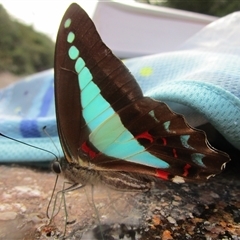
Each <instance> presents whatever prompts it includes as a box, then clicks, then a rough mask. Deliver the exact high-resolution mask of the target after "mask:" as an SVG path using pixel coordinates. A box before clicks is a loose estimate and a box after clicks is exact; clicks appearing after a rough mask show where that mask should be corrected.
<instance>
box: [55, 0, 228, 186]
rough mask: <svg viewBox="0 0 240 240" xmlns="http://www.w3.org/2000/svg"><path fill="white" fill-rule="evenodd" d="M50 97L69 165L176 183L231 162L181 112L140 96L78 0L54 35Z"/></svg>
mask: <svg viewBox="0 0 240 240" xmlns="http://www.w3.org/2000/svg"><path fill="white" fill-rule="evenodd" d="M55 98H56V113H57V123H58V130H59V136H60V140H61V144H62V146H63V149H64V153H65V156H66V159H67V161H68V162H69V163H71V162H73V163H75V164H80V165H81V164H83V165H84V167H86V166H88V165H89V164H91V166H94V169H95V170H96V171H104V172H111V174H113V173H114V172H125V173H126V174H125V175H124V177H126V176H127V174H128V173H132V174H138V175H144V176H148V175H149V176H151V177H156V178H163V179H174V178H175V181H178V180H179V182H181V181H185V180H186V179H187V180H197V179H199V180H201V179H206V178H208V177H209V176H210V175H212V174H216V173H219V172H220V171H221V170H222V168H223V166H224V163H226V162H227V161H228V156H227V155H226V154H224V153H221V152H218V151H216V150H215V149H213V148H212V147H210V145H209V144H208V142H207V140H206V136H205V134H204V133H203V132H201V131H198V130H195V129H193V128H191V127H190V126H188V124H187V123H186V122H185V120H184V118H183V117H182V116H181V115H178V114H175V113H173V112H172V111H171V110H170V109H169V108H168V107H167V106H166V104H164V103H162V102H158V101H155V100H153V99H150V98H147V97H143V95H142V92H141V89H140V87H139V86H138V84H137V83H136V81H135V79H134V78H133V76H132V75H131V74H130V72H129V70H128V69H127V68H126V67H125V66H124V64H123V63H122V62H121V61H120V60H119V59H117V58H116V57H115V56H114V55H113V54H112V52H111V50H110V49H109V48H108V47H107V46H106V45H105V44H104V43H103V42H102V40H101V38H100V36H99V35H98V33H97V31H96V28H95V26H94V24H93V23H92V21H91V19H90V18H89V17H88V16H87V14H86V13H85V12H84V11H83V10H82V9H81V8H80V7H79V6H78V5H77V4H72V5H71V6H70V7H69V9H68V10H67V11H66V13H65V15H64V17H63V20H62V22H61V25H60V28H59V32H58V38H57V42H56V52H55ZM176 177H178V179H177V180H176Z"/></svg>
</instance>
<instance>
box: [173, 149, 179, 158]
mask: <svg viewBox="0 0 240 240" xmlns="http://www.w3.org/2000/svg"><path fill="white" fill-rule="evenodd" d="M172 151H173V156H174V157H175V158H178V155H177V150H176V149H175V148H173V150H172Z"/></svg>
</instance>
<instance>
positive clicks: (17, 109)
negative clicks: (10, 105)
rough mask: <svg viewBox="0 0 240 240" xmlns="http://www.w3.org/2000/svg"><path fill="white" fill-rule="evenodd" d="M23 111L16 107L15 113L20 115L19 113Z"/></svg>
mask: <svg viewBox="0 0 240 240" xmlns="http://www.w3.org/2000/svg"><path fill="white" fill-rule="evenodd" d="M21 110H22V108H21V107H16V108H15V109H14V112H15V113H19V112H21Z"/></svg>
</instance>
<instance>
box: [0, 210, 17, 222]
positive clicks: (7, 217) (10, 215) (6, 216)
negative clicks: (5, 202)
mask: <svg viewBox="0 0 240 240" xmlns="http://www.w3.org/2000/svg"><path fill="white" fill-rule="evenodd" d="M16 217H17V213H16V212H2V213H1V214H0V220H2V221H8V220H14V219H15V218H16Z"/></svg>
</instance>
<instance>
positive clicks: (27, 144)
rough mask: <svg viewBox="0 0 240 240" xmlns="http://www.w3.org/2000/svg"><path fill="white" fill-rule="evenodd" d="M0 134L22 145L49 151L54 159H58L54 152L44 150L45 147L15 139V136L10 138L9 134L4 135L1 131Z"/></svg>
mask: <svg viewBox="0 0 240 240" xmlns="http://www.w3.org/2000/svg"><path fill="white" fill-rule="evenodd" d="M0 136H2V137H5V138H7V139H10V140H12V141H15V142H18V143H21V144H24V145H26V146H29V147H32V148H35V149H38V150H41V151H44V152H47V153H50V154H51V155H53V156H54V157H55V158H56V159H58V157H57V155H56V154H54V153H53V152H51V151H48V150H46V149H43V148H40V147H36V146H34V145H31V144H29V143H26V142H22V141H20V140H17V139H15V138H11V137H9V136H7V135H4V134H2V133H0Z"/></svg>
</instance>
